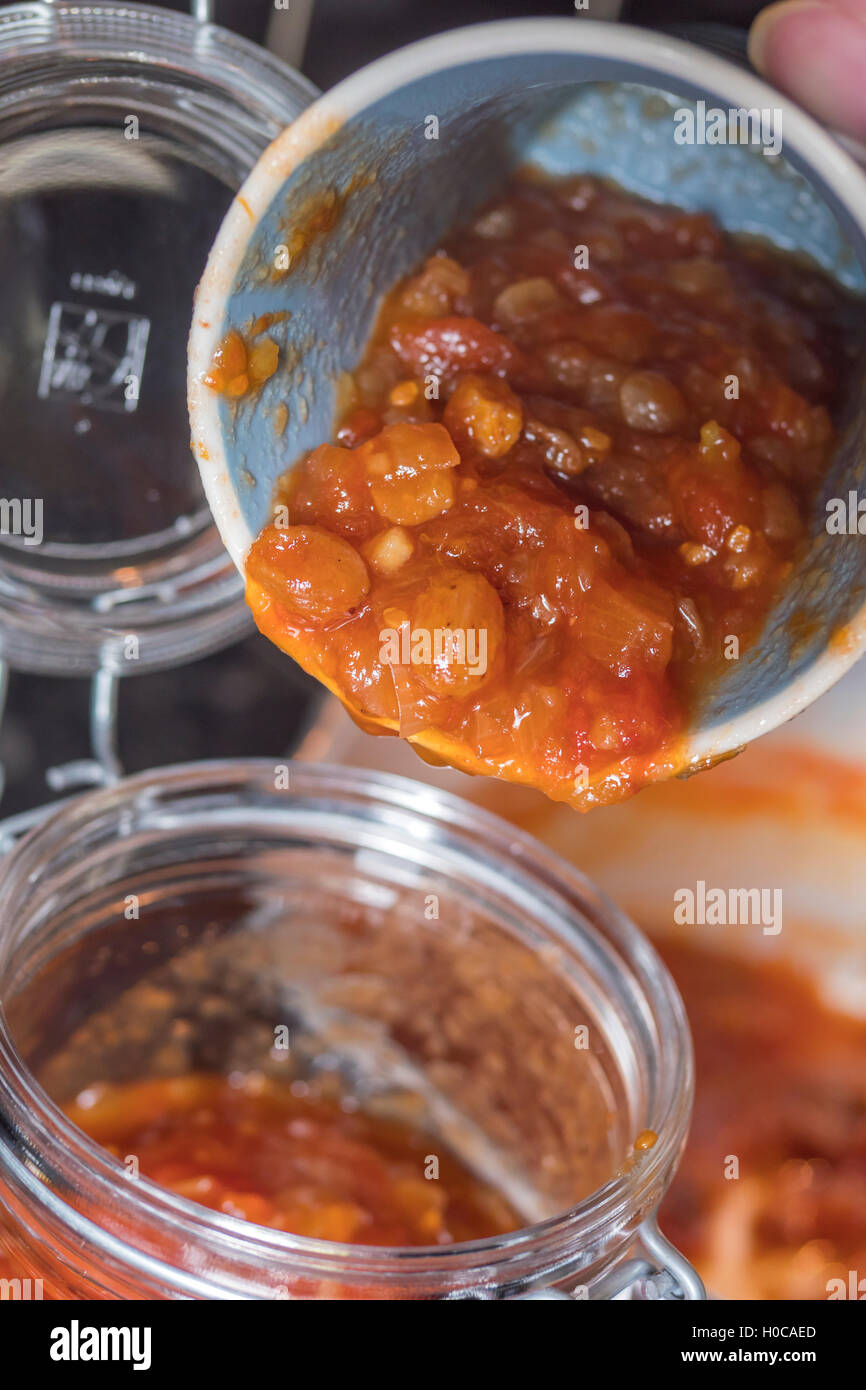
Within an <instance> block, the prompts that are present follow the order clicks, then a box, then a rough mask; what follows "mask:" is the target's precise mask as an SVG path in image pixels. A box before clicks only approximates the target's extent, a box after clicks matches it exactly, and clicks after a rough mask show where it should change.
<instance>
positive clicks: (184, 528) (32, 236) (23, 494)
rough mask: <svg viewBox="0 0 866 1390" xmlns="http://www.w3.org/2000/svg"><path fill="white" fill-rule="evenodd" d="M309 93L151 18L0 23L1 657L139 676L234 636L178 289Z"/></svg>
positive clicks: (218, 45) (186, 305) (127, 9)
mask: <svg viewBox="0 0 866 1390" xmlns="http://www.w3.org/2000/svg"><path fill="white" fill-rule="evenodd" d="M315 95H316V89H315V88H314V87H313V86H312V84H310V83H309V82H307V80H306V79H305V78H303V77H301V76H300V74H298V73H296V72H294V71H293V70H292V69H291V68H289V67H287V66H286V65H285V64H283V63H281V62H280V61H279V60H278V59H276V58H274V57H273V56H272V55H271V54H269V53H267V52H265V51H264V50H262V49H260V48H258V47H257V46H256V45H254V44H252V43H248V42H247V41H246V40H244V39H241V38H239V37H238V36H237V35H235V34H231V33H229V32H227V31H226V30H223V29H220V28H218V27H216V26H214V25H210V24H202V23H199V22H197V21H196V20H195V19H194V18H192V17H191V16H189V15H183V14H174V13H171V12H170V11H166V10H164V9H157V8H153V7H150V6H144V5H129V4H108V3H99V0H96V3H91V4H87V5H78V4H63V3H54V4H21V5H10V6H4V7H3V8H2V10H0V251H2V254H3V258H4V261H5V263H6V264H7V265H14V267H15V271H14V274H9V275H6V276H5V277H4V279H3V282H2V285H0V415H2V419H3V426H4V428H3V437H2V442H0V471H2V476H3V513H2V516H0V658H2V659H3V660H5V661H6V662H7V663H8V664H9V665H10V666H11V667H13V668H14V669H17V670H25V671H35V672H43V673H46V674H54V675H94V674H95V673H97V672H99V671H107V672H112V673H114V674H115V675H134V674H137V673H138V672H141V671H143V670H148V669H149V670H152V669H156V668H159V667H166V666H171V665H174V664H176V663H183V662H187V661H190V660H192V659H193V658H195V657H196V656H200V655H203V654H205V653H206V652H210V651H214V650H216V649H217V648H219V647H222V646H225V645H227V644H228V643H230V642H232V641H234V640H236V639H237V638H238V637H240V636H241V635H242V634H243V633H245V632H247V631H248V630H250V629H251V622H250V618H249V614H248V612H247V609H246V605H245V603H244V600H243V586H242V582H241V579H240V577H239V575H238V574H237V573H236V571H235V569H234V566H233V565H232V564H231V562H230V561H229V560H228V558H227V556H226V554H225V552H224V550H223V547H222V544H221V542H220V539H219V535H218V534H217V531H216V528H215V526H214V524H213V521H212V518H211V515H210V512H209V511H208V508H207V506H206V504H205V499H204V495H203V492H202V489H201V485H200V481H199V476H198V470H197V468H196V465H195V462H194V460H193V458H192V455H191V453H190V449H189V422H188V418H187V410H186V340H187V334H188V331H189V319H190V314H191V306H192V299H193V292H194V289H195V285H196V283H197V281H198V278H199V276H200V275H201V271H202V268H203V266H204V263H205V260H206V259H207V254H208V251H209V249H210V245H211V243H212V241H213V238H214V235H215V233H216V230H217V228H218V227H219V225H220V222H221V220H222V217H223V215H224V213H225V211H226V208H227V207H228V205H229V203H230V201H231V199H232V197H233V195H234V193H235V191H236V190H237V188H238V187H239V186H240V184H241V183H242V182H243V180H244V179H245V178H246V176H247V174H248V173H249V171H250V169H251V168H252V166H253V164H254V163H255V161H256V160H257V159H258V157H259V155H260V154H261V153H262V151H263V150H264V149H265V148H266V147H267V145H268V144H269V143H270V142H271V141H272V140H273V139H274V138H275V136H276V135H277V134H278V133H279V132H280V131H281V130H282V129H283V127H284V126H286V125H287V124H289V123H290V122H291V121H292V120H294V118H295V117H296V116H297V115H298V114H299V113H300V111H302V110H303V108H304V107H305V106H306V105H307V104H308V103H309V101H310V100H311V99H312V98H313V97H314V96H315Z"/></svg>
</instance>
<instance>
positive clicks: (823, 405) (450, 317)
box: [234, 178, 856, 806]
mask: <svg viewBox="0 0 866 1390" xmlns="http://www.w3.org/2000/svg"><path fill="white" fill-rule="evenodd" d="M855 324H856V310H855V308H854V306H853V305H851V304H849V303H847V302H846V301H844V300H843V298H842V297H841V295H840V293H839V292H838V291H837V290H836V289H835V288H834V287H833V286H832V285H831V283H830V282H829V281H828V280H826V279H825V278H823V277H822V276H821V275H819V274H818V273H817V272H814V271H812V270H807V269H805V268H804V267H803V266H802V265H799V264H797V263H795V262H794V261H792V260H790V259H787V258H785V257H784V256H782V255H780V254H777V253H771V252H769V251H767V250H764V249H761V248H758V247H756V246H748V245H743V244H740V243H735V242H733V241H732V240H731V239H730V238H729V237H727V236H726V235H725V234H724V233H723V232H722V231H720V229H719V228H718V227H717V226H716V225H715V224H714V223H713V222H712V220H711V219H710V218H709V217H708V216H705V215H700V214H692V213H685V212H681V211H678V210H676V209H671V208H665V207H659V206H656V205H654V204H649V203H645V202H642V201H641V200H638V199H636V198H633V197H631V196H627V195H625V194H623V193H621V192H619V191H616V190H613V189H610V188H608V187H606V186H604V185H603V184H601V183H600V182H598V181H597V180H594V179H589V178H578V179H572V180H569V181H567V182H565V183H553V184H550V183H543V182H539V181H538V180H533V179H531V178H525V179H524V180H523V181H520V182H517V183H516V184H514V185H513V186H512V187H511V188H510V190H509V191H508V192H507V194H506V195H505V196H504V197H503V198H502V199H501V200H500V201H498V202H497V203H496V204H495V205H493V206H491V207H489V208H487V209H486V210H485V211H484V212H483V213H482V214H480V215H479V216H478V217H477V218H476V219H475V221H474V222H473V223H472V224H471V225H470V226H468V227H465V228H463V229H462V230H461V231H460V232H458V233H457V234H456V235H455V236H454V237H453V239H452V240H451V241H450V242H449V243H448V244H447V245H446V246H445V247H443V248H442V249H441V250H440V251H437V252H436V253H435V254H434V255H433V256H431V257H430V258H429V259H428V261H427V262H426V263H425V265H424V266H422V267H421V269H420V270H419V272H418V273H417V274H416V275H414V276H413V277H412V278H410V279H409V280H407V281H405V282H403V283H402V284H401V285H399V286H398V287H397V288H396V289H395V291H394V292H393V293H392V295H391V296H390V297H389V298H388V300H387V302H386V303H385V305H384V308H383V310H382V313H381V316H380V319H379V323H378V327H377V329H376V332H375V334H374V337H373V340H372V342H371V344H370V347H369V349H368V352H367V356H366V358H365V360H364V362H363V363H362V365H361V366H360V367H359V369H358V370H357V372H356V373H355V375H354V378H353V381H352V383H351V388H350V398H351V403H350V406H349V408H348V409H347V411H346V413H345V416H344V418H343V421H342V424H341V426H340V428H339V430H338V433H337V437H336V442H335V443H327V444H322V445H321V446H320V447H319V448H317V449H315V450H314V451H313V452H312V453H311V454H309V455H308V456H307V457H305V458H304V459H302V460H300V461H299V462H298V463H297V465H296V466H295V467H294V468H293V469H292V471H291V473H290V474H289V475H287V477H286V480H285V483H284V486H283V488H282V490H281V492H280V496H279V497H278V499H277V506H276V510H275V524H272V525H270V526H268V527H267V528H266V529H265V530H264V531H263V533H262V534H261V536H260V537H259V538H258V539H257V541H256V542H255V543H254V545H253V547H252V549H251V551H250V554H249V557H248V561H247V575H248V598H249V601H250V604H251V606H252V608H253V611H254V614H255V616H256V619H257V622H258V624H259V626H260V628H261V629H262V631H264V632H265V633H266V634H267V635H268V636H270V637H271V638H272V639H273V640H274V641H276V642H277V643H278V644H279V645H281V646H283V647H284V648H285V649H286V650H288V651H290V652H291V654H292V655H294V656H295V657H296V658H297V659H299V660H301V662H302V663H303V664H304V665H306V666H307V668H308V669H309V670H311V671H312V672H313V673H314V674H316V675H318V676H319V677H320V678H321V679H324V680H325V682H326V683H327V684H328V685H329V686H330V688H331V689H332V690H334V691H335V692H336V693H337V694H338V695H339V696H340V697H341V698H342V699H343V700H344V702H345V703H346V704H347V705H348V707H349V708H350V710H351V711H352V712H353V713H354V714H355V715H356V716H357V717H358V718H359V719H360V720H361V721H362V722H364V723H365V726H367V727H370V728H374V729H375V728H378V729H379V730H385V731H388V732H399V733H400V734H401V735H402V736H404V737H409V738H412V739H414V740H417V741H418V742H419V743H421V744H423V745H424V746H425V747H426V749H427V750H428V751H429V752H430V753H432V754H435V755H437V756H439V757H441V758H443V760H445V761H451V762H454V763H456V764H457V765H459V766H464V767H466V768H467V770H470V771H476V772H487V773H493V774H495V775H498V776H500V777H505V778H507V779H510V780H513V781H517V782H526V783H530V784H532V785H535V786H539V787H541V788H542V789H543V790H544V791H545V792H547V793H548V794H549V795H551V796H553V797H555V798H557V799H562V800H570V801H572V802H573V803H574V804H576V805H579V806H583V805H586V804H592V803H593V802H595V801H597V800H599V799H601V800H605V799H611V800H613V799H617V798H618V797H620V796H622V795H624V794H626V793H627V792H628V791H630V790H633V789H634V788H635V787H636V786H639V785H641V784H642V782H643V781H645V780H650V779H652V778H654V777H656V776H659V775H663V772H664V766H665V765H666V762H669V760H670V755H671V754H672V751H673V750H674V748H675V746H676V743H677V740H678V739H679V738H680V736H681V735H682V732H683V730H684V728H685V727H686V725H687V722H688V718H689V713H690V710H691V709H692V707H693V705H694V701H695V699H696V698H697V697H698V695H699V693H700V691H701V689H702V688H703V687H704V686H705V685H706V682H707V681H708V679H709V678H710V677H711V676H712V674H713V673H714V672H717V671H718V670H719V669H720V668H721V667H722V665H723V663H724V661H725V660H726V659H727V658H729V657H730V654H731V651H732V650H733V647H732V644H738V647H737V650H742V648H743V647H744V646H745V644H747V643H748V642H749V641H751V640H753V639H754V637H755V634H756V632H757V630H758V629H759V627H760V623H761V620H762V618H763V616H764V614H765V613H766V611H767V609H768V607H769V605H770V603H771V601H772V599H773V596H774V594H775V593H776V592H777V591H778V588H779V586H780V585H781V584H782V583H783V582H784V580H785V578H786V576H787V575H788V574H789V573H790V570H791V566H792V563H793V561H794V559H795V557H796V555H797V553H798V549H799V547H800V545H801V544H802V541H803V537H804V517H805V515H806V511H807V508H808V505H809V501H810V499H811V498H812V496H813V494H814V492H815V489H816V486H817V484H818V482H819V480H820V478H821V476H822V474H823V472H824V470H825V469H826V467H827V464H828V461H829V458H830V456H831V453H832V450H833V445H834V430H833V424H832V418H833V413H834V411H835V409H836V407H837V405H838V402H839V396H840V390H841V386H842V383H843V382H844V380H845V376H846V372H847V368H848V364H849V360H850V357H851V354H852V352H853V341H854V336H855ZM234 355H235V356H238V354H237V353H235V354H234ZM235 365H237V364H236V363H235ZM290 462H292V461H291V460H289V459H287V465H288V464H289V463H290ZM447 634H452V636H451V637H448V636H447ZM613 767H616V768H617V773H616V776H614V777H613V778H612V779H611V781H610V785H609V786H608V787H607V789H606V790H604V791H602V792H600V793H598V792H596V793H594V794H593V796H592V797H590V796H589V794H588V793H587V782H588V781H595V780H596V779H597V778H598V775H599V774H603V773H604V771H605V769H609V768H613ZM660 769H661V770H660Z"/></svg>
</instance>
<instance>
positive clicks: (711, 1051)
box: [661, 942, 866, 1299]
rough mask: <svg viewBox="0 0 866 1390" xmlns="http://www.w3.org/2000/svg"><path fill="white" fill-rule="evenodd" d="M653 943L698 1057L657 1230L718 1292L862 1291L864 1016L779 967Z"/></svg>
mask: <svg viewBox="0 0 866 1390" xmlns="http://www.w3.org/2000/svg"><path fill="white" fill-rule="evenodd" d="M661 951H662V955H663V956H664V958H665V960H666V962H667V964H668V966H669V967H670V969H671V971H672V973H673V975H674V978H675V979H676V981H677V984H678V985H679V987H680V990H681V991H682V994H683V998H684V999H685V1003H686V1008H687V1010H688V1014H689V1020H690V1022H691V1027H692V1034H693V1037H694V1042H695V1055H696V1063H697V1078H696V1088H695V1110H694V1118H693V1120H692V1127H691V1133H690V1136H689V1142H688V1145H687V1147H686V1151H685V1155H684V1157H683V1160H682V1164H681V1166H680V1169H679V1172H678V1173H677V1176H676V1178H675V1179H674V1183H673V1186H672V1188H671V1190H670V1192H669V1194H668V1196H667V1198H666V1199H665V1201H664V1203H663V1205H662V1209H661V1225H662V1229H663V1230H664V1231H665V1233H666V1234H667V1235H668V1236H670V1238H671V1240H673V1241H674V1243H675V1244H676V1245H678V1246H679V1248H680V1249H681V1250H683V1251H684V1253H685V1254H686V1255H688V1256H689V1258H690V1259H691V1260H693V1261H694V1263H695V1264H696V1266H697V1268H698V1269H699V1271H700V1273H701V1274H702V1276H703V1278H704V1280H705V1282H706V1284H707V1286H708V1288H709V1289H710V1290H711V1291H712V1292H713V1293H714V1294H716V1295H718V1296H719V1297H721V1298H734V1299H755V1298H757V1299H798V1298H809V1299H826V1298H829V1297H833V1298H843V1299H849V1298H852V1297H856V1298H860V1299H862V1298H863V1297H866V1021H863V1020H861V1021H857V1020H854V1019H849V1018H846V1017H844V1016H843V1015H841V1014H836V1013H832V1012H831V1011H830V1010H828V1009H827V1008H825V1007H824V1006H823V1005H822V1004H821V1003H820V1001H819V1000H818V998H817V996H816V994H815V991H814V989H813V988H812V986H811V984H810V982H809V981H808V980H806V979H805V978H803V977H802V976H800V975H798V974H796V973H794V972H793V971H789V970H788V969H786V968H785V967H784V966H780V965H778V964H773V965H767V964H747V963H744V962H741V961H737V960H734V959H732V958H727V957H725V956H721V955H719V954H718V953H716V952H713V951H709V950H702V949H700V948H699V947H697V946H694V945H692V944H684V943H682V942H668V943H664V942H662V943H661ZM734 1161H735V1162H734ZM852 1271H854V1272H855V1274H854V1278H853V1280H852V1277H851V1272H852ZM860 1280H863V1283H862V1284H860V1283H859V1281H860ZM852 1289H854V1290H855V1291H854V1292H852Z"/></svg>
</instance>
